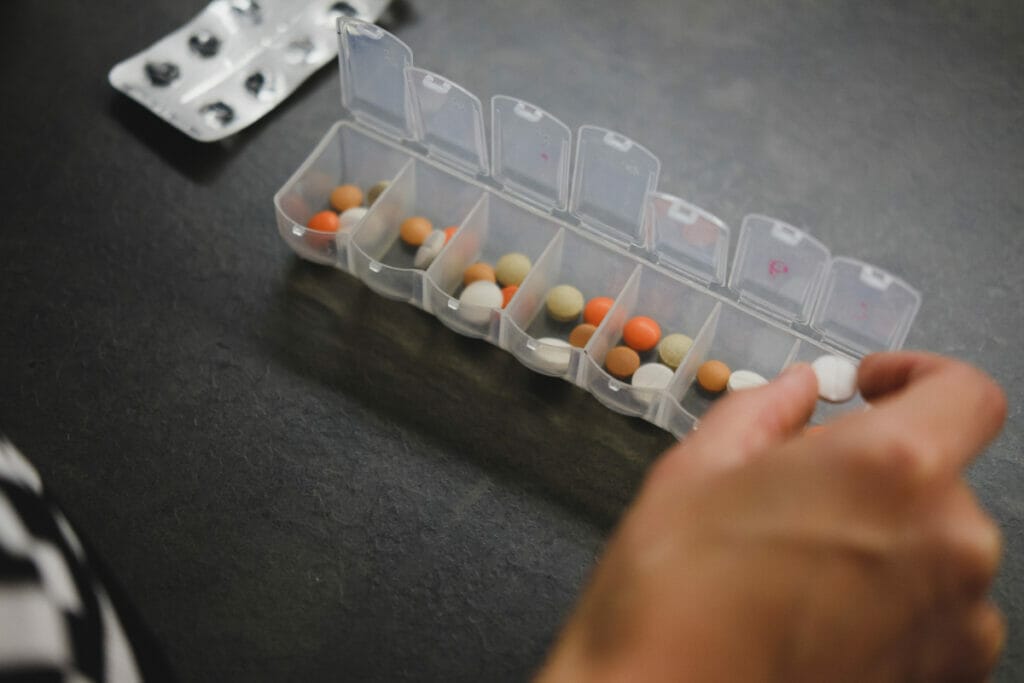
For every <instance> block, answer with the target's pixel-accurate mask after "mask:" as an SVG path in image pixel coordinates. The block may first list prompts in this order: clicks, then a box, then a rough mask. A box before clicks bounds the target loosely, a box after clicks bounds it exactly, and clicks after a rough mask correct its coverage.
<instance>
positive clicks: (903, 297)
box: [811, 257, 921, 353]
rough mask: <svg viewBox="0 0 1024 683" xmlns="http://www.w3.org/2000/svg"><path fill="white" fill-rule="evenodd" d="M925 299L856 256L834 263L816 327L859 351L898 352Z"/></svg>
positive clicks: (828, 336)
mask: <svg viewBox="0 0 1024 683" xmlns="http://www.w3.org/2000/svg"><path fill="white" fill-rule="evenodd" d="M920 305H921V295H920V294H918V293H917V291H916V290H914V289H913V288H912V287H910V286H909V285H908V284H907V283H905V282H903V281H902V280H900V279H899V278H897V277H894V276H893V275H890V274H889V273H887V272H885V271H884V270H881V269H880V268H876V267H874V266H872V265H870V264H867V263H862V262H861V261H857V260H855V259H851V258H845V257H837V258H835V259H833V261H832V266H831V267H830V268H829V271H828V275H827V277H826V278H825V286H824V288H823V289H822V292H821V297H820V298H819V300H818V305H817V306H816V307H815V310H814V320H813V321H812V323H811V325H812V327H814V328H815V329H816V330H818V331H819V332H821V333H822V334H823V335H825V337H826V338H828V339H829V340H831V341H834V342H836V343H838V344H840V345H842V346H845V347H847V348H848V349H850V350H852V351H856V352H857V353H870V352H871V351H884V350H889V349H897V348H899V347H900V346H902V344H903V340H904V339H906V336H907V332H909V331H910V325H911V324H912V323H913V322H914V316H916V315H917V309H918V308H919V307H920Z"/></svg>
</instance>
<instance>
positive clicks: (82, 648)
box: [0, 436, 142, 683]
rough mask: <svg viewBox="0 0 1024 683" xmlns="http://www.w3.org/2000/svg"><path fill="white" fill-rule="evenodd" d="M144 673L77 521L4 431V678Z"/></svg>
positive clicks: (123, 679)
mask: <svg viewBox="0 0 1024 683" xmlns="http://www.w3.org/2000/svg"><path fill="white" fill-rule="evenodd" d="M141 680H142V677H141V676H140V673H139V667H138V665H137V663H136V659H135V656H134V655H133V651H132V646H131V644H130V643H129V640H128V638H127V637H126V635H125V630H124V628H123V627H122V625H121V620H120V619H119V618H118V614H117V612H116V611H115V609H114V606H113V604H112V602H111V600H110V598H109V596H108V595H107V592H106V591H105V590H104V588H103V586H102V585H101V584H100V581H99V579H98V578H97V577H96V574H95V572H94V570H93V569H92V568H91V567H90V563H89V559H88V557H87V556H86V553H85V551H84V550H83V548H82V544H81V542H80V541H79V539H78V537H77V536H76V535H75V532H74V531H73V530H72V528H71V524H70V523H68V520H67V519H66V518H65V517H64V515H63V514H62V513H61V511H60V510H58V509H57V507H56V505H55V504H54V503H53V502H52V501H50V500H49V498H48V496H47V495H46V493H45V492H44V490H43V485H42V482H41V481H40V478H39V473H38V472H36V470H35V468H33V467H32V465H31V464H29V462H28V460H26V459H25V457H24V456H22V455H21V453H19V452H18V451H17V450H16V449H15V448H14V446H12V445H11V444H10V442H8V441H7V440H6V439H4V438H3V437H2V436H0V683H11V682H13V681H18V682H19V683H21V682H26V683H27V682H29V681H54V682H59V681H66V682H68V683H72V682H74V683H100V682H101V681H110V682H114V683H133V682H134V681H141Z"/></svg>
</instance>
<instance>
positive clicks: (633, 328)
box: [622, 315, 661, 351]
mask: <svg viewBox="0 0 1024 683" xmlns="http://www.w3.org/2000/svg"><path fill="white" fill-rule="evenodd" d="M622 340H623V341H624V342H626V345H627V346H629V348H631V349H634V350H635V351H650V350H651V349H653V348H654V347H655V346H657V345H658V342H659V341H660V340H661V326H659V325H658V323H656V322H655V321H654V320H653V319H652V318H648V317H647V316H644V315H638V316H636V317H634V318H630V319H629V320H628V321H626V325H625V327H623V328H622Z"/></svg>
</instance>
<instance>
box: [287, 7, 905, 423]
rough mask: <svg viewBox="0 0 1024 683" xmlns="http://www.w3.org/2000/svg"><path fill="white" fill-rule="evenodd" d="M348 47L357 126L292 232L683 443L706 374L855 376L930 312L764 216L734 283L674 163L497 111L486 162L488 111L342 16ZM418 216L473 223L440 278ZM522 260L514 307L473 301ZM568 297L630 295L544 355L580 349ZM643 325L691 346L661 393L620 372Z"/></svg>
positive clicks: (351, 109) (876, 273) (380, 286)
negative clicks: (360, 198)
mask: <svg viewBox="0 0 1024 683" xmlns="http://www.w3.org/2000/svg"><path fill="white" fill-rule="evenodd" d="M338 40H339V52H338V57H339V62H340V66H341V69H340V77H341V93H342V111H343V119H342V120H340V121H338V122H337V123H335V124H334V125H333V126H332V127H331V129H330V130H329V131H328V132H327V135H326V136H325V137H324V138H323V139H322V140H321V141H320V143H319V144H318V145H317V146H316V148H315V149H314V150H313V152H312V154H310V156H309V157H308V158H307V159H306V161H305V162H304V163H303V164H302V165H301V166H300V167H299V169H298V170H297V171H296V172H295V173H294V174H293V175H292V177H291V178H290V179H289V180H288V181H287V182H286V183H285V184H284V186H283V187H282V188H281V189H280V190H279V191H278V192H277V194H276V195H275V196H274V207H275V210H276V214H277V224H278V228H279V231H280V233H281V236H282V237H283V238H284V240H285V241H286V242H287V243H288V244H289V245H290V246H291V248H292V249H293V250H294V251H295V252H296V253H297V254H298V255H300V256H301V257H303V258H305V259H308V260H310V261H315V262H318V263H323V264H328V265H331V266H334V267H336V268H339V269H341V270H344V271H347V272H349V273H351V274H352V275H354V276H356V277H358V278H359V279H360V280H362V281H363V282H364V283H365V284H366V285H367V286H368V287H369V288H370V289H372V290H374V291H375V292H377V293H379V294H380V295H382V296H385V297H388V298H391V299H397V300H401V301H405V302H408V303H411V304H413V305H414V306H418V307H420V308H422V309H424V310H426V311H428V312H430V313H432V314H433V315H434V316H436V317H437V318H438V319H439V320H440V321H441V322H442V323H443V324H444V325H446V326H448V327H449V328H451V329H453V330H455V331H456V332H458V333H460V334H463V335H466V336H469V337H476V338H480V339H485V340H487V341H489V342H491V343H493V344H497V345H498V346H500V347H501V348H503V349H505V350H507V351H508V352H509V353H511V354H513V355H514V356H515V357H516V358H517V359H519V361H521V362H522V363H523V364H524V365H526V366H528V367H530V368H532V369H533V370H535V371H536V372H539V373H543V374H546V375H552V376H556V377H561V378H563V379H565V380H567V381H569V382H572V383H574V384H576V385H578V386H580V387H582V388H584V389H585V390H587V391H589V392H590V393H591V394H593V395H594V396H595V397H596V398H597V399H598V400H599V401H601V402H602V403H603V404H605V405H606V406H608V407H609V408H611V409H612V410H615V411H617V412H620V413H624V414H627V415H633V416H638V417H642V418H644V419H646V420H648V421H650V422H652V423H654V424H656V425H658V426H660V427H663V428H665V429H666V430H668V431H670V432H672V433H673V434H675V435H676V436H681V435H683V434H684V433H686V432H688V431H689V430H690V429H691V428H692V427H693V426H694V425H695V424H696V422H697V420H698V419H699V418H700V416H701V415H702V414H703V413H704V411H706V410H707V409H708V407H709V406H710V405H711V404H712V402H713V400H714V399H713V398H711V397H709V396H708V395H707V394H705V393H704V392H703V391H702V390H700V389H699V388H698V386H697V385H696V381H695V377H696V374H697V369H698V367H699V366H700V365H701V363H703V362H704V361H706V360H711V359H716V360H720V361H723V362H724V363H726V364H727V365H728V366H729V367H730V368H732V369H733V370H741V369H742V370H749V371H753V372H756V373H758V374H760V375H762V376H764V377H767V378H771V377H774V376H775V375H777V374H778V373H779V372H780V371H781V370H782V369H783V368H785V367H786V366H787V365H789V364H791V363H794V362H800V361H812V360H814V359H816V358H818V357H820V356H822V355H824V354H837V355H840V356H843V357H846V358H849V359H851V360H853V361H856V360H857V359H858V358H860V357H861V356H863V355H864V354H865V353H868V352H871V351H876V350H886V349H896V348H899V347H900V346H901V345H902V343H903V341H904V339H905V337H906V335H907V332H908V331H909V328H910V326H911V324H912V322H913V319H914V316H915V315H916V313H917V310H918V307H919V306H920V301H921V298H920V295H919V294H918V293H917V292H916V291H915V290H914V289H913V288H911V287H910V286H908V285H907V284H906V283H905V282H903V281H902V280H901V279H899V278H898V277H896V276H894V275H892V274H890V273H887V272H885V271H883V270H882V269H880V268H877V267H875V266H872V265H869V264H866V263H863V262H860V261H858V260H856V259H853V258H848V257H843V256H833V255H832V254H831V253H830V252H829V249H828V248H827V247H826V246H825V245H823V244H822V243H821V242H819V241H818V240H817V239H815V238H814V237H812V236H811V235H810V234H808V233H807V232H805V231H803V230H801V229H799V228H796V227H794V226H792V225H788V224H786V223H784V222H782V221H780V220H776V219H774V218H770V217H768V216H763V215H750V216H747V217H746V218H744V219H743V221H742V225H741V226H740V230H739V240H738V242H737V245H736V250H735V255H734V257H733V260H732V263H731V267H730V264H729V263H728V262H727V261H728V254H729V238H730V231H729V228H728V226H727V225H726V224H725V223H724V222H722V221H721V220H719V219H718V218H716V217H715V216H713V215H711V214H709V213H708V212H706V211H704V210H702V209H700V208H698V207H696V206H694V205H693V204H691V203H689V202H687V201H685V200H683V199H680V198H679V197H675V196H673V195H671V194H669V193H666V192H664V191H661V190H659V189H658V175H659V171H660V167H661V164H660V162H659V160H658V158H657V157H656V156H655V155H654V154H652V153H651V152H650V151H649V150H647V149H646V148H644V147H643V146H642V145H640V144H639V143H637V142H635V141H633V140H631V139H630V138H628V137H626V136H625V135H622V134H621V133H618V132H615V131H611V130H607V129H604V128H601V127H599V126H594V125H583V126H581V127H579V128H578V129H577V131H576V134H575V141H574V136H573V133H572V131H571V130H570V128H569V127H568V126H567V125H565V124H564V123H563V122H561V121H559V120H558V119H557V118H555V117H554V116H552V115H551V114H549V113H548V112H546V111H544V110H543V109H542V108H540V107H538V106H536V105H534V104H530V103H528V102H524V101H522V100H519V99H516V98H514V97H508V96H505V95H498V96H495V97H494V98H492V100H491V111H490V115H491V121H490V123H491V126H490V137H489V142H490V145H489V146H488V136H487V134H486V130H485V125H484V110H483V106H482V104H481V102H480V100H479V99H478V98H477V97H476V96H474V95H473V94H472V93H471V92H469V91H467V90H466V89H465V88H462V87H460V86H459V85H457V84H456V83H453V82H452V81H450V80H448V79H446V78H444V77H443V76H440V75H438V74H436V73H432V72H430V71H427V70H425V69H423V68H421V67H418V66H415V65H414V64H413V55H412V51H411V50H410V49H409V47H408V46H406V45H405V44H404V43H403V42H402V41H401V40H399V39H398V38H396V37H395V36H394V35H392V34H390V33H388V32H387V31H385V30H383V29H381V28H380V27H377V26H375V25H373V24H368V23H365V22H362V21H357V20H353V19H345V18H342V19H340V20H339V21H338ZM574 142H575V145H574ZM570 168H571V174H570ZM570 176H571V182H570ZM381 180H387V181H389V185H388V187H387V189H386V190H385V191H384V192H383V193H381V194H380V196H379V197H378V198H377V200H376V201H375V202H374V203H373V204H372V205H371V206H370V208H369V211H368V212H367V213H366V215H365V216H364V217H363V218H362V220H361V221H360V222H359V223H358V224H357V225H356V226H355V227H353V228H352V229H350V230H347V231H344V232H340V233H338V234H332V233H318V232H317V231H314V230H310V229H309V228H307V227H306V222H307V221H308V220H309V218H310V217H311V216H312V215H313V214H314V213H316V212H318V211H321V210H324V209H325V208H328V204H327V198H328V195H329V194H330V192H331V190H332V189H333V188H334V187H335V186H337V185H339V184H342V183H351V184H355V185H358V186H359V187H361V188H364V190H365V189H366V188H369V187H371V186H373V185H374V184H376V183H378V182H379V181H381ZM414 215H418V216H424V217H426V218H428V219H429V220H431V221H432V222H433V224H434V226H435V227H438V228H440V227H444V226H449V225H456V226H458V230H457V232H455V234H454V236H453V237H452V239H451V240H450V241H449V242H448V244H446V245H445V247H444V248H443V249H442V251H441V252H440V254H439V255H438V256H437V257H436V258H435V260H434V261H433V262H432V263H431V265H430V266H429V267H428V268H427V269H426V270H420V269H416V268H414V267H413V255H412V252H411V251H410V250H409V249H408V248H407V247H406V246H405V245H404V244H402V243H401V240H400V239H399V226H400V223H401V222H402V221H403V220H404V219H405V218H407V217H409V216H414ZM509 252H520V253H522V254H525V255H526V256H528V257H529V258H530V260H531V261H532V264H533V265H532V268H531V270H530V271H529V274H528V275H527V276H526V279H525V280H524V281H523V282H522V283H521V285H520V286H519V289H518V291H517V292H516V293H515V295H514V297H513V298H512V299H511V301H510V302H509V303H508V305H507V306H506V307H505V308H503V309H489V308H484V309H480V310H475V309H473V307H472V306H470V305H467V304H465V303H464V302H460V301H459V299H458V293H459V292H460V291H461V288H462V273H463V270H464V269H465V268H466V267H467V266H468V265H470V264H472V263H474V262H476V261H486V262H488V263H491V264H494V263H495V262H496V261H497V259H498V258H499V257H501V256H502V255H504V254H506V253H509ZM559 284H570V285H572V286H574V287H576V288H577V289H579V290H580V291H581V292H582V293H583V294H584V296H585V298H586V299H587V300H589V299H590V298H592V297H596V296H607V297H611V298H612V299H614V302H615V303H614V305H613V306H612V308H611V309H610V310H609V312H608V313H607V315H605V317H604V319H603V320H602V321H601V324H600V325H599V326H598V328H597V331H596V332H595V333H594V334H593V336H592V337H591V338H590V341H589V342H588V343H587V345H586V346H585V347H584V348H582V349H581V348H575V347H569V346H566V345H563V344H561V343H558V344H555V343H552V342H549V341H543V340H545V339H552V338H555V339H556V340H560V339H567V338H568V334H569V331H570V330H571V329H572V324H569V325H566V324H565V323H558V322H555V321H554V320H552V319H551V318H550V317H549V316H548V315H547V313H546V311H545V296H546V294H547V292H548V291H549V290H550V289H551V288H552V287H554V286H556V285H559ZM638 315H643V316H648V317H650V318H653V319H654V320H656V321H657V322H658V323H659V325H660V326H661V330H662V332H663V334H666V335H667V334H670V333H674V332H679V333H683V334H686V335H688V336H690V337H692V338H693V340H694V343H693V346H692V347H691V348H690V350H689V352H688V353H687V355H686V356H685V358H684V359H683V361H682V363H681V364H680V365H679V367H678V368H677V369H676V370H675V371H674V373H673V376H672V380H671V382H670V383H669V384H668V386H667V387H665V388H664V389H661V390H653V389H648V388H641V387H636V386H633V385H632V384H631V383H630V382H629V381H622V380H619V379H616V378H615V377H613V376H612V375H610V374H609V373H608V372H607V370H606V369H605V367H604V360H605V355H606V354H607V353H608V352H609V351H610V350H611V349H612V348H613V347H615V346H616V345H618V344H620V343H621V341H620V340H621V338H622V329H623V326H624V325H625V323H626V322H627V321H628V320H629V319H630V318H631V317H633V316H638ZM649 360H652V359H651V358H645V359H644V362H649ZM858 405H862V403H861V401H860V399H859V398H856V399H854V400H853V401H851V402H847V403H844V404H842V405H834V404H828V403H825V402H822V401H819V406H818V408H817V410H816V411H815V414H814V417H813V418H812V421H813V422H824V421H826V420H828V419H829V418H830V417H831V416H833V415H834V414H835V413H836V412H837V411H844V410H851V409H856V408H857V407H858Z"/></svg>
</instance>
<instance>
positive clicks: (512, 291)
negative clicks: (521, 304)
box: [501, 285, 519, 308]
mask: <svg viewBox="0 0 1024 683" xmlns="http://www.w3.org/2000/svg"><path fill="white" fill-rule="evenodd" d="M517 291H519V285H509V286H508V287H502V288H501V307H502V308H505V307H506V306H508V302H509V301H512V297H514V296H515V295H516V292H517Z"/></svg>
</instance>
